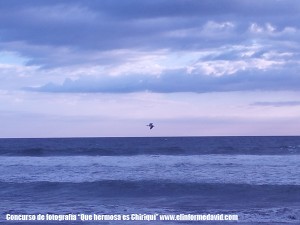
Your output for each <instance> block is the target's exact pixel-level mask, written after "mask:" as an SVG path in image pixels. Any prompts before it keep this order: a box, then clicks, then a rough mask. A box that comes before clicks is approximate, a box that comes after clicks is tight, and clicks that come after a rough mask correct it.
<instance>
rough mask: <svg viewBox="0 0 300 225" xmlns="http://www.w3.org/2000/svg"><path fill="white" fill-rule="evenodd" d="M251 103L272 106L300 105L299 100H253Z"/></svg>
mask: <svg viewBox="0 0 300 225" xmlns="http://www.w3.org/2000/svg"><path fill="white" fill-rule="evenodd" d="M251 105H253V106H273V107H285V106H300V101H281V102H280V101H279V102H254V103H253V104H251Z"/></svg>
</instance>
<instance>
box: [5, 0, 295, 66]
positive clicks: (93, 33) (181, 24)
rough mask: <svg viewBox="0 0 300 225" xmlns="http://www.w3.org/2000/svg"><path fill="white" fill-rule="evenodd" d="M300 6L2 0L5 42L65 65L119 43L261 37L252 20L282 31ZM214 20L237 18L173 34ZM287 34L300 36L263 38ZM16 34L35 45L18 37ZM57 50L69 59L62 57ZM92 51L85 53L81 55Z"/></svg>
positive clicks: (188, 46) (40, 60)
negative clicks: (218, 27)
mask: <svg viewBox="0 0 300 225" xmlns="http://www.w3.org/2000/svg"><path fill="white" fill-rule="evenodd" d="M299 6H300V3H298V2H296V1H291V0H286V1H276V2H274V1H273V0H264V1H259V2H257V1H250V0H244V1H239V0H219V1H217V2H212V1H211V0H202V1H198V0H187V1H181V0H164V1H161V0H145V1H140V0H126V1H117V0H103V1H92V0H86V1H79V0H74V1H66V0H60V1H57V0H53V1H37V0H24V1H16V0H3V1H1V2H0V20H1V24H0V37H1V38H0V40H1V41H0V43H2V44H1V45H0V48H1V49H2V50H12V51H17V52H19V53H21V54H23V55H24V56H26V57H28V58H30V59H31V61H30V62H29V63H31V64H36V65H44V66H53V67H55V66H58V67H59V66H63V65H69V64H72V63H73V64H77V63H80V60H75V61H74V57H71V56H70V54H69V53H70V52H71V55H72V54H73V55H77V57H78V58H79V57H80V55H81V53H83V55H86V52H90V54H91V55H94V54H95V53H96V52H99V51H100V52H101V51H109V50H114V49H143V50H157V49H170V50H171V51H172V50H174V51H176V50H195V49H203V48H209V47H218V46H222V45H228V44H239V43H241V44H243V43H245V42H248V41H249V40H252V39H253V38H256V36H251V35H250V34H249V33H248V27H249V25H250V24H251V23H253V22H255V23H258V24H262V25H264V24H266V23H272V24H273V25H274V26H276V28H277V29H278V30H279V31H282V30H283V29H284V28H285V27H287V26H293V27H295V28H299V21H300V13H299V11H300V10H299ZM208 21H216V22H220V23H221V22H224V21H231V22H233V23H234V24H235V26H236V27H235V28H234V29H233V30H231V31H230V32H227V33H224V32H221V33H220V32H213V31H212V33H211V34H210V35H208V33H207V32H206V35H202V36H201V35H195V33H194V32H191V33H188V35H186V36H181V37H178V36H170V35H166V34H167V33H172V32H177V31H180V30H182V29H191V30H201V29H202V28H203V27H204V26H205V24H207V22H208ZM285 35H292V37H289V38H292V39H293V40H297V38H298V37H299V34H298V33H296V35H295V34H282V35H279V34H276V35H269V36H261V35H260V36H258V38H259V39H262V38H265V39H267V41H268V40H281V39H283V40H284V39H285V37H286V36H285ZM16 42H18V43H25V44H26V45H27V46H29V48H27V49H25V48H22V46H20V45H14V43H16ZM45 48H47V49H46V50H45ZM61 48H65V49H67V50H68V51H67V53H64V52H63V51H62V52H61V51H60V49H61ZM39 49H40V50H39ZM53 52H59V54H60V56H61V57H60V58H64V59H63V60H60V61H59V60H57V56H56V55H55V54H54V53H53ZM228 57H230V56H228ZM91 58H92V57H82V59H81V61H82V62H88V61H90V60H91ZM95 63H96V62H95ZM100 63H101V60H100Z"/></svg>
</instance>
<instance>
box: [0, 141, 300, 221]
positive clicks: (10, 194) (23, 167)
mask: <svg viewBox="0 0 300 225" xmlns="http://www.w3.org/2000/svg"><path fill="white" fill-rule="evenodd" d="M180 214H184V215H208V214H210V215H215V216H220V215H236V216H238V220H237V221H220V220H219V221H195V220H170V221H165V220H162V219H163V218H161V217H160V216H161V215H166V216H167V217H164V219H168V218H169V219H170V218H171V217H168V216H169V215H180ZM20 215H22V216H25V215H27V216H30V215H35V216H36V217H37V216H38V215H40V218H39V220H37V218H35V220H32V221H30V220H29V218H28V217H27V218H26V220H25V221H19V220H10V219H11V218H20ZM94 215H97V216H99V217H98V219H99V218H100V219H101V220H95V218H96V217H94ZM103 215H106V217H105V218H104V217H101V216H103ZM135 215H138V216H135ZM154 215H155V216H156V217H154ZM14 216H16V217H14ZM42 216H45V217H46V216H48V220H46V219H45V218H44V219H43V218H42ZM55 216H56V217H55ZM59 216H60V217H59ZM66 216H69V217H68V218H69V220H65V219H66ZM71 216H73V219H74V216H75V218H76V221H73V220H71V219H70V218H71ZM119 216H120V217H121V218H122V219H121V221H116V220H114V219H118V218H119ZM8 217H9V218H8ZM59 218H60V220H61V219H62V218H63V219H64V220H62V221H58V219H59ZM31 219H33V217H31ZM81 219H85V220H86V221H84V222H82V221H81ZM127 219H128V220H127ZM154 219H155V220H154ZM171 219H172V218H171ZM173 219H174V217H173ZM148 220H151V221H148ZM0 224H23V225H25V224H26V225H27V224H33V225H37V224H64V225H65V224H90V225H94V224H120V225H121V224H168V225H170V224H277V225H278V224H295V225H296V224H297V225H299V224H300V137H157V138H52V139H51V138H49V139H47V138H46V139H0Z"/></svg>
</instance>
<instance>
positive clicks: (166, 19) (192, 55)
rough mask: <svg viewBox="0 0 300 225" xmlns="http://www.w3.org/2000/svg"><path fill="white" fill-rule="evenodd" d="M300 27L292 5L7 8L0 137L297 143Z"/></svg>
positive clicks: (21, 4) (57, 2)
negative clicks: (284, 139)
mask: <svg viewBox="0 0 300 225" xmlns="http://www.w3.org/2000/svg"><path fill="white" fill-rule="evenodd" d="M299 21H300V1H295V0H218V1H211V0H201V1H198V0H143V1H140V0H122V1H119V0H101V1H97V0H85V1H82V0H73V1H69V0H44V1H40V0H22V1H18V0H1V1H0V124H1V126H0V137H3V138H5V137H136V136H141V137H152V136H232V135H233V136H235V135H238V136H244V135H246V136H248V135H257V136H261V135H300V73H299V71H300V43H299V40H300V22H299ZM150 122H152V123H154V125H155V127H154V128H153V129H152V130H150V129H149V127H147V126H146V124H148V123H150Z"/></svg>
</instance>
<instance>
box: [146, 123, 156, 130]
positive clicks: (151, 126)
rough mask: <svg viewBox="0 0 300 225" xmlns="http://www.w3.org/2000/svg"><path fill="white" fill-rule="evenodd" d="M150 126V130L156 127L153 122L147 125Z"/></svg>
mask: <svg viewBox="0 0 300 225" xmlns="http://www.w3.org/2000/svg"><path fill="white" fill-rule="evenodd" d="M146 126H148V127H149V128H150V130H151V129H152V128H153V127H154V125H153V123H149V124H148V125H146Z"/></svg>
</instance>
